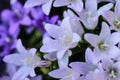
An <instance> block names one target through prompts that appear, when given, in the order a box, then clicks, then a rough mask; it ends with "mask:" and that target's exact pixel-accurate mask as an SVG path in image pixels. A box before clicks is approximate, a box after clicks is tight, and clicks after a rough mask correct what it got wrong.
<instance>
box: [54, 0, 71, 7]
mask: <svg viewBox="0 0 120 80" xmlns="http://www.w3.org/2000/svg"><path fill="white" fill-rule="evenodd" d="M68 4H70V1H69V0H55V2H54V3H53V6H54V7H60V6H67V5H68Z"/></svg>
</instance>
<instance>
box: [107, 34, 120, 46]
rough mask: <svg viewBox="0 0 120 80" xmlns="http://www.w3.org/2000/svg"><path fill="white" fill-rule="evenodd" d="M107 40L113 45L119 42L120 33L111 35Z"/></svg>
mask: <svg viewBox="0 0 120 80" xmlns="http://www.w3.org/2000/svg"><path fill="white" fill-rule="evenodd" d="M109 40H110V41H111V42H112V44H113V45H115V44H117V43H119V42H120V32H114V33H112V34H111V36H110V39H109Z"/></svg>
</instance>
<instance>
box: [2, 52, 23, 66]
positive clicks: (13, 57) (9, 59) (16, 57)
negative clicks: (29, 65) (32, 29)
mask: <svg viewBox="0 0 120 80" xmlns="http://www.w3.org/2000/svg"><path fill="white" fill-rule="evenodd" d="M22 59H24V57H22V56H21V55H20V54H18V53H15V54H10V55H7V56H5V57H4V59H3V61H4V62H6V63H10V64H15V65H19V66H20V65H23V62H22Z"/></svg>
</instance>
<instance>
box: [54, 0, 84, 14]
mask: <svg viewBox="0 0 120 80" xmlns="http://www.w3.org/2000/svg"><path fill="white" fill-rule="evenodd" d="M53 6H54V7H61V6H68V7H70V8H72V9H73V10H75V11H78V12H81V10H82V9H83V2H82V0H55V2H54V3H53Z"/></svg>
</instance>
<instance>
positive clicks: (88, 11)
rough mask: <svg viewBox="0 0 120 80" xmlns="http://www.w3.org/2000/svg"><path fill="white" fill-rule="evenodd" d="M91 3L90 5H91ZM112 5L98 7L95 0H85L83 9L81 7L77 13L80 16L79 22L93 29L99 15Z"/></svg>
mask: <svg viewBox="0 0 120 80" xmlns="http://www.w3.org/2000/svg"><path fill="white" fill-rule="evenodd" d="M91 4H92V5H91ZM112 6H113V4H112V3H109V4H106V5H104V6H102V7H100V8H99V9H97V8H98V4H97V0H86V1H85V9H83V10H82V11H81V12H80V13H78V15H79V16H80V19H81V22H82V23H83V24H84V26H85V27H86V28H87V29H95V28H96V26H97V24H98V18H99V16H100V15H101V14H102V13H103V12H104V11H107V10H109V9H111V8H112Z"/></svg>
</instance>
